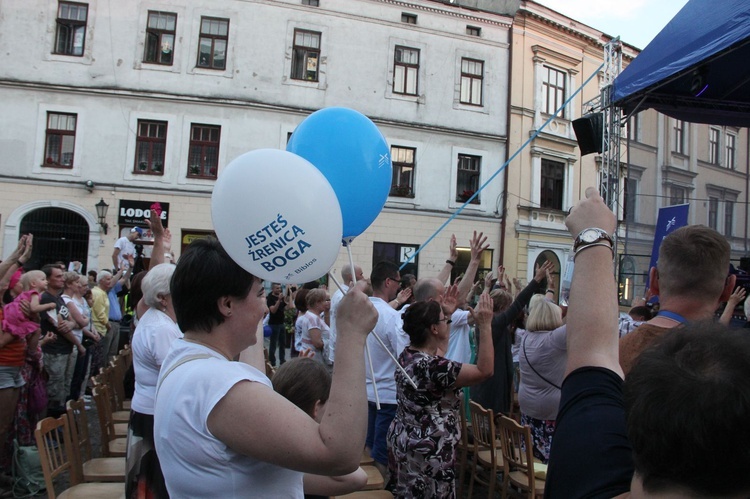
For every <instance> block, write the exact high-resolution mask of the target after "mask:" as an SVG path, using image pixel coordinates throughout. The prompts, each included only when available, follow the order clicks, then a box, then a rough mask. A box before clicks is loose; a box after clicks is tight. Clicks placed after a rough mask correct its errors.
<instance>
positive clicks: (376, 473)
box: [362, 465, 385, 490]
mask: <svg viewBox="0 0 750 499" xmlns="http://www.w3.org/2000/svg"><path fill="white" fill-rule="evenodd" d="M362 469H363V470H364V471H365V473H367V483H366V484H365V486H364V487H362V490H380V489H383V488H385V480H384V479H383V474H382V473H380V470H378V469H377V468H376V467H375V466H370V465H365V466H362Z"/></svg>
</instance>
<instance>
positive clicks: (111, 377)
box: [101, 364, 120, 413]
mask: <svg viewBox="0 0 750 499" xmlns="http://www.w3.org/2000/svg"><path fill="white" fill-rule="evenodd" d="M114 373H115V368H114V367H112V365H111V364H110V365H108V366H105V367H102V374H101V379H102V385H106V386H107V399H108V400H109V406H110V409H109V412H110V413H113V412H115V411H119V410H120V409H119V408H118V407H117V397H116V395H115V389H114V388H113V387H114V385H115V374H114Z"/></svg>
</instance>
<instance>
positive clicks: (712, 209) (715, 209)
mask: <svg viewBox="0 0 750 499" xmlns="http://www.w3.org/2000/svg"><path fill="white" fill-rule="evenodd" d="M718 224H719V198H712V197H710V198H708V226H709V227H711V228H712V229H714V230H718Z"/></svg>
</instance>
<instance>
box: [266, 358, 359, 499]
mask: <svg viewBox="0 0 750 499" xmlns="http://www.w3.org/2000/svg"><path fill="white" fill-rule="evenodd" d="M271 382H272V383H273V389H274V390H275V391H276V393H278V394H279V395H282V396H284V397H285V398H286V399H287V400H289V401H290V402H291V403H293V404H294V405H296V406H297V407H299V408H300V409H302V410H303V411H305V412H306V413H307V414H308V415H309V416H310V417H311V418H313V419H314V420H315V421H317V422H318V423H320V420H321V418H322V417H323V414H324V412H325V410H324V409H325V405H326V402H328V394H329V392H330V390H331V375H330V374H329V373H328V370H327V369H326V367H325V366H324V365H323V364H322V363H321V362H318V361H316V360H314V359H312V358H310V357H305V356H300V357H296V358H294V359H292V360H288V361H286V362H285V363H284V364H282V365H281V367H279V368H278V369H277V370H276V373H275V374H274V375H273V378H272V379H271ZM366 483H367V473H366V472H365V471H364V470H363V469H362V468H358V469H357V471H355V472H353V473H349V474H348V475H344V476H321V475H311V474H309V473H305V479H304V484H305V498H306V499H313V498H318V497H328V496H330V495H340V494H348V493H350V492H354V491H356V490H360V489H361V488H362V487H364V486H365V484H366ZM318 494H319V495H318Z"/></svg>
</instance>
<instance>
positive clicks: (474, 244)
mask: <svg viewBox="0 0 750 499" xmlns="http://www.w3.org/2000/svg"><path fill="white" fill-rule="evenodd" d="M486 241H487V238H486V237H485V236H484V234H483V233H481V232H480V233H479V234H477V232H476V231H475V232H474V235H473V237H472V238H471V241H469V247H470V248H471V260H470V261H469V266H468V267H466V273H465V274H464V276H463V278H462V279H461V282H460V283H459V284H458V300H459V302H458V306H459V308H457V309H456V310H455V311H450V310H444V312H445V313H450V314H451V324H450V336H449V338H448V350H447V351H446V352H444V353H443V357H445V358H446V359H450V360H454V361H456V362H463V363H469V362H471V341H470V338H469V335H470V334H471V326H473V325H474V319H473V318H472V317H471V314H470V313H469V311H468V310H463V309H462V308H461V306H462V305H463V303H464V302H465V300H466V296H467V295H468V294H469V291H471V288H472V286H474V278H475V277H476V275H477V270H478V269H479V261H480V259H481V257H482V252H483V251H484V250H485V249H487V248H488V247H489V245H485V242H486ZM444 292H445V283H444V282H441V281H440V280H439V278H428V279H420V280H419V281H417V284H415V285H414V300H415V301H431V300H434V301H437V302H438V303H441V304H442V297H443V293H444Z"/></svg>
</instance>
